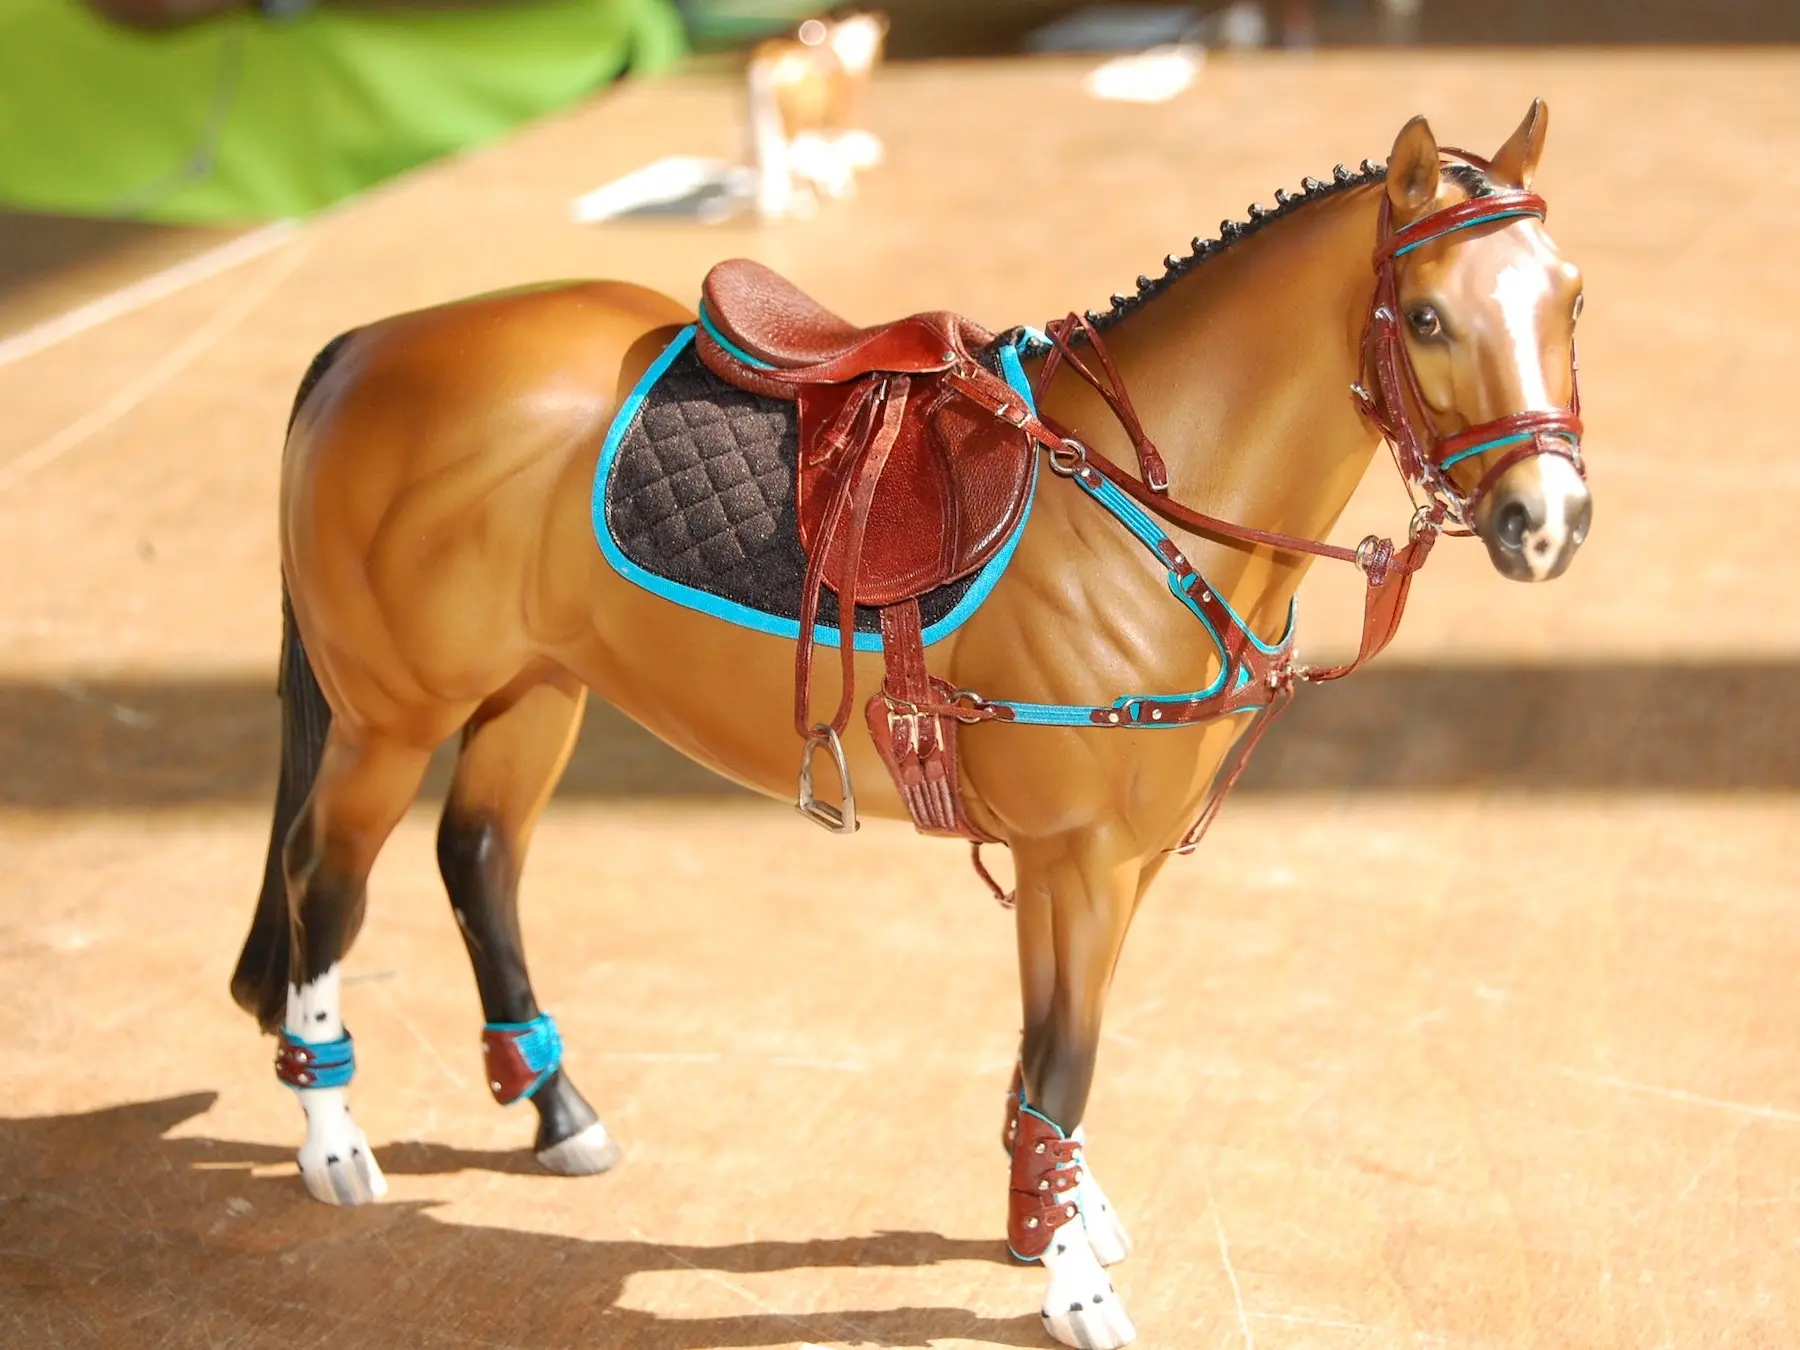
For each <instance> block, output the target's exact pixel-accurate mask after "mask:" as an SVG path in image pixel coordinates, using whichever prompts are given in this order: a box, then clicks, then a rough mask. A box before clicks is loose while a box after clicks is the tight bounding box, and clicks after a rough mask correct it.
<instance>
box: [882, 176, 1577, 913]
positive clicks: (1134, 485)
mask: <svg viewBox="0 0 1800 1350" xmlns="http://www.w3.org/2000/svg"><path fill="white" fill-rule="evenodd" d="M1443 153H1444V154H1445V155H1447V156H1454V157H1455V158H1457V159H1460V160H1462V161H1464V162H1465V163H1468V164H1470V165H1472V166H1474V167H1476V168H1477V169H1481V170H1487V169H1489V168H1490V167H1491V166H1490V165H1489V164H1488V162H1487V161H1486V160H1484V159H1482V158H1480V157H1479V156H1476V155H1471V154H1468V153H1467V152H1464V151H1461V150H1452V149H1449V148H1447V147H1446V148H1445V149H1444V151H1443ZM1547 211H1548V207H1547V205H1546V203H1545V202H1544V199H1543V198H1542V197H1540V196H1538V195H1536V194H1535V193H1532V192H1526V191H1507V192H1498V193H1493V194H1490V195H1487V196H1482V197H1472V198H1470V199H1469V200H1467V201H1464V202H1459V203H1457V204H1455V205H1453V206H1448V207H1445V208H1443V209H1441V210H1438V211H1433V212H1431V213H1429V214H1427V215H1425V216H1422V217H1420V218H1419V219H1418V220H1416V221H1414V222H1412V223H1411V224H1409V225H1406V226H1404V227H1403V228H1400V229H1395V228H1393V222H1392V206H1391V202H1390V199H1389V198H1388V197H1387V195H1386V194H1385V193H1383V196H1382V202H1381V208H1380V215H1379V218H1378V225H1377V244H1376V248H1375V252H1374V257H1373V263H1374V267H1375V273H1376V283H1375V293H1374V298H1373V300H1372V301H1371V302H1370V307H1369V314H1368V318H1367V320H1366V321H1365V323H1364V325H1363V335H1362V371H1361V377H1360V379H1359V381H1358V382H1357V383H1354V384H1352V385H1351V386H1350V390H1351V394H1352V397H1353V398H1354V400H1355V402H1356V405H1357V407H1358V409H1359V410H1360V411H1361V412H1362V413H1363V414H1364V415H1365V416H1366V417H1367V418H1368V419H1369V420H1370V422H1372V423H1373V424H1374V426H1375V427H1376V429H1377V430H1379V431H1380V432H1381V434H1382V436H1383V438H1384V439H1385V440H1386V441H1387V443H1388V444H1389V446H1390V447H1391V448H1392V450H1393V453H1394V457H1395V463H1396V466H1397V467H1398V469H1399V471H1400V475H1401V478H1402V480H1403V481H1404V482H1405V484H1406V486H1407V490H1408V493H1409V495H1410V496H1411V497H1412V499H1413V502H1414V505H1415V510H1414V513H1413V517H1412V521H1411V524H1410V526H1409V529H1408V537H1407V542H1406V543H1405V545H1403V546H1399V547H1396V545H1395V543H1394V541H1393V540H1391V539H1388V538H1384V537H1382V536H1379V535H1373V534H1371V535H1368V536H1367V537H1365V538H1364V539H1363V540H1362V541H1361V542H1360V543H1359V544H1357V546H1356V547H1355V548H1345V547H1342V546H1340V545H1336V544H1328V543H1324V542H1322V541H1320V540H1316V539H1307V538H1302V537H1299V536H1296V535H1289V534H1282V533H1280V532H1278V531H1274V530H1261V529H1256V528H1253V527H1251V526H1247V525H1239V524H1235V523H1233V522H1231V521H1227V520H1221V519H1220V518H1219V517H1217V516H1213V515H1209V514H1207V513H1206V512H1204V511H1199V510H1196V509H1195V508H1193V507H1191V506H1186V505H1183V504H1182V503H1180V502H1177V501H1175V500H1173V499H1172V498H1170V497H1169V495H1168V494H1169V473H1168V466H1167V463H1166V461H1165V460H1164V458H1163V456H1162V454H1161V452H1160V451H1159V450H1158V449H1157V448H1156V446H1155V444H1154V443H1153V442H1152V441H1151V439H1150V437H1149V435H1148V434H1147V433H1146V432H1145V430H1144V426H1143V422H1142V420H1141V419H1140V418H1139V417H1138V414H1137V410H1136V408H1134V407H1133V405H1132V402H1131V396H1130V394H1129V393H1128V392H1127V391H1126V388H1125V383H1124V379H1123V377H1122V376H1121V375H1120V373H1119V370H1118V367H1117V365H1116V364H1115V363H1114V361H1113V359H1112V355H1111V353H1109V352H1108V351H1107V349H1106V343H1105V342H1104V340H1102V338H1101V336H1100V333H1099V332H1098V330H1097V329H1096V328H1095V327H1094V325H1093V324H1092V323H1091V322H1090V321H1089V320H1088V319H1087V317H1086V316H1085V315H1082V314H1079V313H1071V314H1069V315H1068V316H1067V317H1066V318H1064V319H1062V320H1059V321H1057V322H1054V323H1051V324H1049V325H1048V326H1047V327H1046V329H1045V335H1046V337H1047V338H1048V339H1049V341H1050V343H1051V351H1050V353H1049V355H1048V356H1047V357H1046V359H1045V361H1044V365H1043V367H1042V369H1041V370H1040V372H1039V374H1038V378H1037V380H1036V381H1035V382H1034V394H1035V395H1036V396H1037V397H1039V398H1041V395H1042V393H1043V391H1044V390H1045V389H1047V388H1048V386H1049V383H1050V380H1051V378H1052V377H1053V376H1054V375H1055V374H1056V372H1057V369H1058V367H1059V366H1060V365H1062V364H1067V365H1068V366H1069V368H1070V369H1072V370H1073V371H1075V373H1076V374H1077V375H1079V376H1080V377H1081V378H1082V379H1083V380H1084V381H1086V382H1087V383H1088V384H1089V385H1090V386H1092V387H1093V389H1094V391H1095V392H1096V393H1098V394H1099V395H1100V397H1101V399H1102V400H1103V401H1104V402H1105V403H1106V405H1107V407H1108V408H1110V409H1111V410H1112V413H1113V415H1114V416H1115V417H1116V418H1117V419H1118V421H1119V424H1120V425H1121V426H1122V427H1123V428H1124V430H1125V433H1126V435H1127V436H1128V437H1129V438H1130V440H1131V442H1132V446H1133V448H1134V449H1135V451H1136V453H1137V460H1138V469H1139V472H1138V473H1136V474H1134V473H1132V472H1131V471H1130V470H1128V469H1126V468H1124V467H1122V466H1120V465H1119V464H1116V463H1114V462H1113V461H1112V460H1110V459H1108V458H1107V457H1106V456H1105V455H1103V454H1101V453H1100V452H1099V451H1097V450H1095V449H1093V448H1092V447H1090V446H1087V445H1085V444H1083V443H1082V442H1081V441H1079V440H1077V439H1075V438H1074V437H1073V436H1070V435H1068V434H1066V433H1065V432H1064V431H1063V430H1061V429H1060V428H1057V427H1056V426H1054V424H1052V423H1050V422H1048V421H1047V420H1045V419H1042V418H1040V417H1038V416H1035V415H1034V414H1033V413H1032V412H1031V411H1030V410H1029V409H1023V408H1018V407H1016V406H1014V407H1005V406H1002V407H997V408H996V407H993V406H992V403H991V400H990V399H989V398H988V397H987V396H986V391H985V390H983V389H981V388H980V387H979V386H977V385H975V384H973V383H970V384H968V385H964V383H963V382H961V381H958V387H959V388H961V389H962V390H963V392H965V393H966V394H968V395H969V396H970V397H972V398H975V399H976V400H977V401H979V402H982V403H984V404H986V405H988V406H989V410H990V411H992V412H993V413H994V414H995V415H996V416H1000V417H1002V418H1004V419H1005V420H1007V421H1008V422H1011V423H1013V424H1014V425H1016V426H1019V427H1020V428H1021V429H1023V430H1024V431H1026V432H1027V434H1029V435H1031V436H1032V437H1033V438H1034V439H1035V440H1037V441H1038V442H1039V443H1040V444H1041V445H1042V446H1043V447H1044V449H1045V451H1046V452H1047V453H1048V455H1049V459H1050V466H1051V469H1052V470H1053V471H1054V472H1055V473H1057V474H1058V475H1060V476H1063V477H1067V478H1078V479H1082V480H1084V481H1089V482H1091V481H1093V480H1092V479H1091V478H1090V477H1089V476H1090V475H1092V474H1094V473H1098V474H1100V475H1102V476H1104V477H1105V479H1107V480H1108V481H1110V482H1111V483H1112V484H1113V485H1114V486H1116V487H1117V488H1118V489H1119V490H1120V491H1122V492H1124V493H1126V494H1127V495H1129V496H1130V497H1131V498H1133V499H1134V500H1136V501H1137V502H1138V503H1140V504H1141V505H1143V506H1144V507H1145V508H1147V509H1148V510H1150V511H1153V512H1155V513H1156V514H1158V515H1160V516H1162V517H1164V518H1165V519H1167V520H1169V521H1170V522H1172V523H1173V524H1175V525H1177V526H1180V527H1181V528H1183V529H1186V530H1190V531H1193V532H1194V533H1197V534H1205V535H1211V536H1214V537H1217V538H1224V539H1230V540H1235V541H1237V542H1239V543H1244V544H1249V545H1252V546H1260V547H1267V548H1272V549H1275V550H1278V551H1281V552H1287V553H1301V554H1307V555H1310V556H1313V557H1318V558H1329V559H1332V560H1334V561H1338V562H1345V563H1349V564H1351V565H1352V566H1354V567H1356V568H1357V569H1358V570H1359V571H1360V572H1362V573H1363V575H1364V576H1365V577H1366V578H1367V582H1368V586H1367V591H1366V593H1365V596H1364V613H1363V632H1362V640H1361V643H1360V645H1359V648H1358V650H1357V653H1356V656H1355V657H1354V658H1353V659H1352V660H1350V661H1348V662H1346V663H1344V664H1342V665H1337V666H1329V667H1310V666H1302V665H1295V664H1292V663H1291V662H1289V661H1285V660H1284V661H1283V663H1282V665H1281V666H1280V667H1279V668H1277V669H1276V670H1274V671H1272V672H1271V674H1270V676H1269V683H1270V685H1271V688H1270V691H1269V692H1270V699H1269V702H1268V705H1267V706H1266V708H1265V709H1264V710H1263V712H1262V714H1261V715H1260V716H1259V717H1258V718H1257V719H1256V722H1255V725H1254V726H1253V727H1252V728H1251V729H1250V731H1249V733H1248V734H1247V735H1246V736H1245V737H1244V739H1243V742H1242V743H1241V745H1240V747H1239V749H1238V751H1237V753H1236V755H1235V756H1234V759H1233V762H1232V764H1231V766H1230V768H1229V769H1228V770H1227V771H1226V772H1225V773H1224V775H1223V776H1222V777H1221V778H1220V780H1219V782H1218V784H1217V786H1216V787H1215V788H1214V790H1213V792H1212V794H1211V796H1210V798H1209V800H1208V802H1207V804H1206V806H1205V808H1204V810H1203V813H1202V815H1201V816H1200V819H1199V820H1198V821H1197V822H1196V823H1195V824H1194V826H1193V828H1191V829H1190V830H1189V831H1188V832H1187V834H1186V835H1185V836H1184V837H1183V838H1182V840H1181V843H1180V844H1179V845H1178V846H1177V847H1176V849H1175V850H1174V851H1175V852H1180V853H1187V852H1191V851H1192V850H1193V849H1194V847H1195V846H1196V845H1197V844H1198V843H1199V840H1200V837H1201V836H1202V835H1203V834H1204V833H1205V831H1206V829H1207V827H1208V826H1209V825H1210V824H1211V822H1212V819H1213V817H1214V816H1215V815H1216V814H1217V811H1218V809H1219V806H1220V805H1221V803H1222V802H1223V801H1224V798H1225V796H1226V795H1227V794H1228V793H1229V792H1230V791H1231V788H1232V787H1233V786H1234V785H1235V783H1236V782H1237V780H1238V777H1239V776H1240V775H1241V774H1242V772H1243V770H1244V768H1245V766H1246V764H1247V763H1248V761H1249V757H1250V754H1251V752H1252V751H1253V750H1254V749H1255V747H1256V744H1257V742H1258V741H1259V740H1261V738H1262V735H1263V733H1264V731H1265V730H1266V729H1267V727H1268V724H1269V723H1270V722H1271V721H1272V720H1273V719H1274V717H1275V716H1276V715H1277V714H1278V713H1279V712H1280V711H1281V710H1282V709H1283V708H1285V707H1286V706H1287V704H1288V702H1290V701H1291V699H1292V696H1293V692H1294V685H1295V682H1296V681H1304V682H1307V683H1321V682H1324V681H1327V680H1336V679H1341V678H1343V677H1344V676H1346V675H1348V674H1350V673H1351V672H1352V671H1354V670H1356V669H1358V668H1359V667H1360V666H1362V665H1363V664H1364V663H1366V662H1367V661H1369V660H1370V659H1371V658H1373V657H1374V656H1375V655H1376V654H1377V653H1379V652H1380V651H1381V650H1382V649H1383V648H1384V647H1386V646H1387V645H1388V643H1389V642H1390V641H1391V640H1392V639H1393V637H1394V635H1395V633H1396V632H1397V631H1398V630H1399V627H1400V619H1401V616H1402V614H1403V613H1404V611H1405V607H1406V597H1407V593H1408V591H1409V590H1410V588H1411V583H1412V576H1413V574H1414V573H1415V572H1417V571H1418V570H1419V569H1420V568H1421V567H1423V566H1424V565H1425V560H1426V558H1427V557H1429V556H1430V553H1431V549H1432V546H1433V545H1434V544H1435V543H1436V541H1437V539H1438V536H1439V535H1441V534H1460V535H1469V534H1473V533H1474V531H1473V529H1472V528H1471V526H1470V521H1471V519H1472V517H1473V514H1474V511H1475V508H1476V506H1477V505H1478V504H1479V503H1480V501H1481V500H1482V498H1483V497H1485V496H1486V495H1487V493H1488V492H1489V491H1490V490H1491V489H1492V488H1493V486H1494V484H1495V483H1496V482H1498V481H1499V479H1500V477H1501V475H1503V474H1504V473H1505V472H1506V471H1507V470H1508V469H1510V468H1512V467H1513V466H1514V465H1515V464H1518V463H1520V462H1521V461H1523V460H1526V459H1530V458H1535V457H1537V456H1540V455H1555V456H1557V457H1559V458H1562V459H1566V460H1568V461H1569V462H1570V463H1571V464H1572V465H1573V466H1574V467H1575V470H1576V472H1577V473H1578V474H1581V475H1582V476H1583V477H1585V476H1586V471H1585V468H1584V466H1583V464H1582V459H1581V435H1582V424H1581V416H1580V410H1581V398H1580V392H1579V389H1578V387H1577V380H1578V373H1579V365H1578V364H1572V366H1571V371H1570V382H1571V384H1570V388H1571V399H1570V403H1569V405H1568V406H1567V407H1566V408H1561V409H1554V410H1526V411H1521V412H1515V413H1509V414H1507V415H1505V416H1502V417H1498V418H1495V419H1493V420H1491V421H1488V422H1483V423H1481V424H1480V425H1477V426H1472V427H1469V428H1468V429H1466V430H1464V431H1460V432H1456V433H1454V434H1452V435H1449V436H1443V435H1440V434H1438V432H1437V430H1436V428H1435V427H1434V426H1433V425H1432V423H1431V418H1430V413H1429V406H1430V405H1429V404H1428V403H1427V401H1426V399H1425V396H1424V393H1423V390H1422V389H1421V387H1420V384H1419V379H1418V375H1417V372H1416V371H1415V370H1414V369H1413V364H1412V357H1411V355H1410V353H1409V352H1408V351H1407V347H1406V342H1405V338H1404V334H1403V332H1402V329H1401V316H1400V304H1399V298H1398V283H1397V280H1396V276H1395V273H1396V264H1397V262H1398V260H1399V259H1400V258H1402V257H1404V256H1405V255H1407V254H1409V253H1411V252H1413V251H1414V250H1415V249H1418V248H1420V247H1422V246H1424V245H1425V244H1428V243H1431V242H1433V241H1436V240H1439V239H1443V238H1445V237H1447V236H1450V235H1454V234H1456V233H1459V232H1461V231H1464V230H1468V229H1472V228H1474V227H1476V226H1480V225H1487V224H1492V223H1497V222H1500V221H1505V220H1513V219H1519V218H1535V219H1537V220H1542V219H1544V218H1545V216H1546V214H1547ZM1078 332H1079V333H1080V334H1081V335H1082V336H1084V337H1085V338H1086V339H1087V342H1088V344H1089V345H1090V346H1091V347H1092V349H1093V352H1094V355H1095V356H1096V357H1097V358H1098V359H1099V363H1100V366H1101V368H1102V370H1103V371H1104V377H1102V376H1101V375H1099V374H1096V373H1095V371H1094V370H1093V369H1091V368H1090V367H1089V366H1088V365H1087V364H1086V363H1085V362H1084V361H1083V360H1082V359H1081V357H1080V356H1079V355H1078V354H1077V353H1076V350H1075V347H1074V342H1073V339H1074V337H1075V335H1076V334H1077V333H1078ZM1499 449H1505V450H1506V453H1505V454H1503V455H1501V456H1500V457H1499V458H1498V459H1497V460H1496V461H1495V462H1494V463H1493V464H1492V465H1491V466H1490V467H1489V468H1488V469H1487V470H1486V472H1485V473H1483V475H1482V476H1481V479H1480V481H1479V482H1477V484H1476V485H1475V487H1474V488H1473V489H1471V490H1470V491H1468V492H1466V493H1465V492H1463V491H1462V490H1460V489H1459V488H1458V487H1457V486H1456V485H1455V483H1454V482H1453V481H1452V480H1451V478H1450V475H1449V470H1450V469H1451V468H1452V467H1453V466H1454V465H1456V464H1458V463H1460V462H1461V461H1463V460H1465V459H1471V458H1474V457H1476V456H1478V455H1481V454H1485V453H1488V452H1490V451H1493V450H1499ZM1421 498H1422V500H1421ZM918 711H921V712H935V713H939V714H942V715H946V716H953V717H955V718H957V719H958V720H959V721H962V722H967V723H976V722H983V721H988V720H992V719H997V718H1003V717H1004V712H1003V710H1002V709H1000V708H998V707H996V706H994V705H989V704H987V703H985V701H983V700H981V699H980V698H978V697H973V696H970V697H969V698H968V701H964V700H963V699H961V698H959V699H958V700H957V701H956V702H953V703H950V704H945V705H941V706H938V705H933V706H926V707H921V708H919V709H918ZM975 865H976V869H977V870H978V871H979V872H980V873H981V874H982V876H983V878H984V879H985V880H987V882H988V885H989V886H990V887H992V888H993V890H994V892H995V894H996V896H998V895H1000V894H1001V892H1000V888H999V886H998V885H996V884H995V883H994V881H993V879H992V877H991V876H989V875H988V873H987V871H986V869H985V868H984V867H983V866H982V865H981V860H980V845H979V844H977V845H976V859H975Z"/></svg>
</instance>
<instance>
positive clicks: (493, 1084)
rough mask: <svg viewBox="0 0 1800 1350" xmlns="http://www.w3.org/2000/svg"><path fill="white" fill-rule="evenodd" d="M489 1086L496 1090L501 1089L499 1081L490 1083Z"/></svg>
mask: <svg viewBox="0 0 1800 1350" xmlns="http://www.w3.org/2000/svg"><path fill="white" fill-rule="evenodd" d="M488 1086H489V1087H491V1088H492V1089H493V1090H494V1091H495V1092H498V1091H500V1085H499V1084H498V1083H489V1084H488Z"/></svg>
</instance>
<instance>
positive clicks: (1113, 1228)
mask: <svg viewBox="0 0 1800 1350" xmlns="http://www.w3.org/2000/svg"><path fill="white" fill-rule="evenodd" d="M1084 1173H1085V1174H1084V1175H1083V1176H1082V1178H1081V1222H1082V1224H1083V1225H1084V1226H1085V1227H1086V1228H1087V1235H1088V1243H1089V1245H1091V1246H1092V1247H1093V1249H1094V1258H1095V1259H1096V1260H1097V1261H1099V1262H1100V1264H1101V1265H1103V1266H1116V1265H1118V1264H1119V1262H1121V1261H1123V1260H1124V1259H1125V1258H1126V1257H1128V1256H1130V1255H1131V1234H1129V1233H1127V1232H1126V1231H1125V1225H1124V1224H1123V1223H1121V1222H1120V1221H1119V1211H1118V1210H1116V1209H1114V1208H1113V1202H1112V1201H1111V1200H1108V1199H1107V1198H1106V1192H1105V1191H1103V1190H1101V1189H1100V1183H1099V1182H1098V1181H1096V1180H1095V1179H1094V1174H1093V1173H1092V1172H1086V1171H1085V1169H1084Z"/></svg>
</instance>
